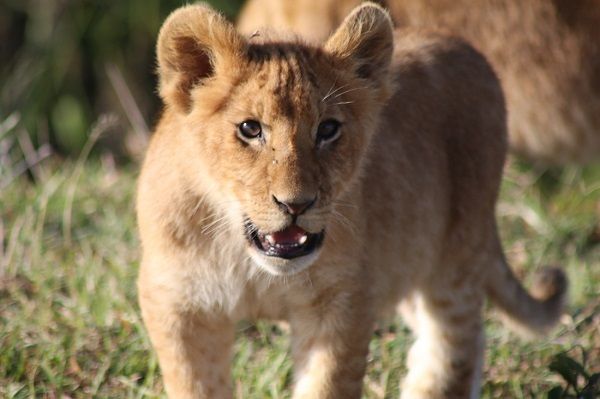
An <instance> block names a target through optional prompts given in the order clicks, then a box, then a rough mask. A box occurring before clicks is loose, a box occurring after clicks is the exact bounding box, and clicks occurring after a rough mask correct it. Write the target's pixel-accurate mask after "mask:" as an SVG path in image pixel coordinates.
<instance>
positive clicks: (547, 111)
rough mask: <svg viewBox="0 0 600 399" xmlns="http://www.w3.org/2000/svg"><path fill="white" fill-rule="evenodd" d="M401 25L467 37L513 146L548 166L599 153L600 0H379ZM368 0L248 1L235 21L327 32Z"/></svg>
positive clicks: (248, 26)
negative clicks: (497, 88)
mask: <svg viewBox="0 0 600 399" xmlns="http://www.w3.org/2000/svg"><path fill="white" fill-rule="evenodd" d="M380 2H381V3H386V5H387V6H388V7H389V9H390V12H391V15H392V17H393V18H394V20H395V22H396V23H397V24H398V25H399V26H411V27H419V28H424V29H427V30H432V29H433V30H441V31H446V32H449V33H451V34H456V35H459V36H462V37H464V38H465V39H467V40H468V41H470V42H471V43H472V44H473V45H474V46H475V47H476V48H477V49H478V50H480V51H481V52H482V53H483V54H484V55H485V56H486V57H488V59H489V60H490V61H491V63H492V65H493V66H494V68H495V70H496V72H497V73H498V75H499V77H500V80H501V82H502V86H503V88H504V91H505V93H506V98H507V104H508V121H509V137H510V146H511V148H512V150H513V151H514V152H516V153H518V154H521V155H524V156H526V157H527V158H529V159H531V160H533V161H536V162H538V163H542V164H563V163H569V162H577V163H585V162H590V161H594V160H598V159H599V157H600V0H581V1H572V0H527V1H521V0H500V1H494V0H482V1H471V0H387V1H386V0H381V1H380ZM359 3H361V0H250V1H249V2H248V3H247V5H246V7H245V8H244V10H243V11H242V13H241V15H240V18H239V21H238V26H239V28H240V29H241V30H242V31H243V32H245V33H252V32H254V31H256V30H257V29H260V28H261V27H263V26H269V27H275V28H279V29H284V30H285V29H292V30H294V31H296V32H297V33H299V34H301V35H302V36H304V37H306V38H309V39H312V40H322V39H325V38H326V37H327V35H328V34H329V33H330V32H331V31H333V29H334V28H335V27H336V26H337V25H338V24H339V23H340V21H341V20H342V19H343V17H344V16H345V14H346V13H347V10H348V9H351V8H352V7H353V6H356V5H358V4H359Z"/></svg>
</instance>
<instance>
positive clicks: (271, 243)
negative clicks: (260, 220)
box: [265, 234, 276, 245]
mask: <svg viewBox="0 0 600 399" xmlns="http://www.w3.org/2000/svg"><path fill="white" fill-rule="evenodd" d="M265 240H267V242H268V243H269V244H270V245H275V244H276V243H275V238H273V236H272V235H271V234H265Z"/></svg>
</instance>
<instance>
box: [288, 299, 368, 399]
mask: <svg viewBox="0 0 600 399" xmlns="http://www.w3.org/2000/svg"><path fill="white" fill-rule="evenodd" d="M291 327H292V354H293V358H294V368H295V377H296V383H295V389H294V395H293V398H294V399H313V398H314V399H334V398H336V399H337V398H345V399H353V398H357V399H358V398H360V397H361V393H362V380H363V377H364V374H365V368H366V360H367V354H368V349H369V339H370V337H371V334H372V332H373V315H372V314H371V312H369V310H368V306H367V304H366V303H365V302H362V301H361V300H360V299H358V298H343V297H342V295H339V296H338V298H336V299H333V300H332V302H331V303H330V304H329V306H326V307H317V306H315V307H314V308H312V309H305V310H304V311H299V312H297V311H294V315H293V316H292V319H291Z"/></svg>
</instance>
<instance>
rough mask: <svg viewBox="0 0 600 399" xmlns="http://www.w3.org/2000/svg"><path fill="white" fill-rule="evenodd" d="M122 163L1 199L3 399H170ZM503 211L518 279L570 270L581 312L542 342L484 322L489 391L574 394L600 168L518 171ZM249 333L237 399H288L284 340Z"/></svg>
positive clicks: (598, 313)
mask: <svg viewBox="0 0 600 399" xmlns="http://www.w3.org/2000/svg"><path fill="white" fill-rule="evenodd" d="M111 165H112V164H111V163H110V162H106V161H104V162H102V161H101V160H100V159H99V160H95V161H90V162H86V163H75V162H69V161H67V162H58V161H57V160H51V161H50V162H49V163H47V164H46V165H45V173H43V174H42V175H43V176H44V177H43V179H42V180H41V181H39V182H38V183H37V184H33V183H31V182H30V181H28V180H27V179H26V178H24V177H21V178H18V179H16V180H14V181H13V182H12V183H10V184H9V185H8V187H6V188H4V189H3V190H1V191H0V222H1V225H0V227H2V229H1V231H3V235H4V239H3V240H0V242H2V243H3V245H2V251H3V252H2V253H0V397H3V398H29V397H42V398H59V397H72V398H83V397H86V398H87V397H98V398H114V397H124V398H142V397H144V398H146V397H148V398H153V397H161V396H162V394H161V390H162V386H161V381H160V371H159V368H158V366H157V362H156V358H155V357H154V355H153V353H152V351H151V349H150V345H149V341H148V338H147V336H146V334H145V331H144V328H143V325H142V323H141V320H140V316H139V310H138V307H137V303H136V289H135V277H136V272H137V267H138V258H139V249H138V241H137V236H136V230H135V219H134V205H133V202H134V201H133V198H134V187H135V180H136V174H137V171H136V169H137V167H136V166H126V167H117V168H114V167H112V166H111ZM0 180H1V179H0ZM498 213H499V220H500V227H501V233H502V237H503V240H504V242H505V246H506V251H507V254H508V256H509V258H510V260H511V261H512V263H513V266H514V268H515V269H516V270H517V271H518V273H519V274H521V275H523V276H524V278H525V280H526V281H527V277H528V276H530V275H531V273H530V272H531V270H533V269H534V268H535V267H537V266H538V265H544V264H560V265H563V266H564V267H565V269H566V270H567V272H568V274H569V278H570V281H571V291H570V297H571V303H570V307H569V315H568V316H566V317H564V319H563V320H562V323H561V325H560V326H559V328H558V329H557V330H556V331H555V332H554V333H553V334H552V335H550V336H549V337H547V338H546V339H543V340H537V341H534V342H524V341H521V340H519V339H518V338H517V337H516V336H514V335H513V334H511V333H509V332H508V330H507V329H505V328H503V327H502V326H501V325H500V323H499V322H498V321H497V318H495V317H494V316H493V312H487V313H486V314H487V315H488V316H489V320H488V322H487V336H488V339H487V353H486V371H485V381H486V382H485V385H484V387H483V393H484V397H486V398H508V397H511V398H512V397H514V398H521V397H523V398H531V397H534V398H544V397H546V394H547V392H548V391H549V390H550V389H551V388H552V387H553V386H556V385H561V386H563V387H567V384H566V382H565V381H563V379H562V378H561V377H560V375H559V374H558V373H556V372H553V371H551V370H550V367H549V365H550V363H551V360H552V359H553V357H554V356H555V355H557V354H559V353H562V352H567V354H568V355H569V356H570V357H572V358H573V359H575V360H576V361H577V362H578V363H581V364H582V365H583V367H584V369H585V370H586V372H587V373H588V374H591V373H593V372H599V371H600V295H599V294H600V245H599V243H600V223H599V220H600V166H594V167H587V168H575V167H570V168H566V169H562V170H552V171H548V172H545V173H537V172H535V171H534V170H532V169H531V168H530V167H528V166H526V165H523V164H521V163H519V162H514V161H513V162H512V163H511V165H509V167H508V168H507V173H506V178H505V182H504V185H503V191H502V200H501V202H500V205H499V211H498ZM238 335H239V337H238V340H237V342H236V351H235V362H234V365H233V379H234V390H235V392H236V394H237V396H238V397H241V398H242V397H243V398H269V397H271V398H280V397H289V387H290V383H291V379H292V378H291V361H290V358H289V356H288V339H287V334H286V333H285V332H284V331H282V329H281V328H280V327H277V326H272V325H269V324H266V323H259V324H258V325H256V326H250V325H244V326H240V328H239V333H238ZM410 341H411V338H410V334H409V332H408V331H407V330H406V328H405V327H403V326H402V325H401V324H400V323H399V322H398V321H395V322H394V323H393V324H392V326H391V327H385V328H382V329H381V331H379V333H378V334H377V336H375V337H374V338H373V340H372V342H371V354H370V358H369V369H368V376H367V378H366V379H365V397H367V398H395V397H397V395H398V382H399V380H400V378H401V377H402V375H403V373H404V372H405V367H404V358H405V354H406V350H407V348H408V346H409V345H410ZM582 378H584V377H581V376H580V377H579V379H580V380H581V379H582ZM580 383H582V382H581V381H580Z"/></svg>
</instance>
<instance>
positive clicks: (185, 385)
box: [139, 290, 234, 399]
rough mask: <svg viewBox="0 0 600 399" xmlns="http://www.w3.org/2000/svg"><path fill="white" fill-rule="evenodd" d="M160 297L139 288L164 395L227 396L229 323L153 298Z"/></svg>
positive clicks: (220, 398)
mask: <svg viewBox="0 0 600 399" xmlns="http://www.w3.org/2000/svg"><path fill="white" fill-rule="evenodd" d="M153 294H156V292H154V293H153ZM160 297H161V296H160V295H157V294H156V296H154V297H153V295H152V294H151V293H149V292H147V291H143V290H140V298H139V299H140V306H141V308H142V315H143V318H144V323H145V325H146V328H147V330H148V333H149V335H150V339H151V341H152V345H153V346H154V349H155V350H156V353H157V354H158V360H159V363H160V367H161V371H162V375H163V381H164V384H165V389H166V391H167V394H168V396H169V397H170V398H177V399H188V398H189V399H192V398H193V399H225V398H231V397H232V389H231V382H230V361H231V355H230V353H231V347H232V343H233V339H234V327H233V324H232V323H231V322H230V321H228V320H226V319H224V318H219V317H215V316H210V315H204V314H201V313H189V312H181V311H180V309H178V308H177V307H175V306H172V305H171V304H169V303H164V302H161V301H160V299H154V298H160Z"/></svg>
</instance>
